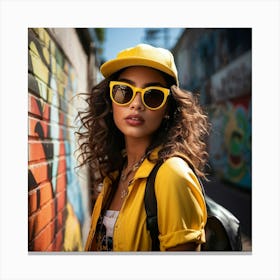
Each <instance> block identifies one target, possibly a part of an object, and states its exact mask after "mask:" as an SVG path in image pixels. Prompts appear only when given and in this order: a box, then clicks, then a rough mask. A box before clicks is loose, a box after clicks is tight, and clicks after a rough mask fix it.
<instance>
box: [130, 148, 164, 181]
mask: <svg viewBox="0 0 280 280" xmlns="http://www.w3.org/2000/svg"><path fill="white" fill-rule="evenodd" d="M160 149H161V147H157V148H155V149H154V150H153V151H152V152H151V154H150V159H151V161H150V160H149V159H147V158H146V159H145V160H144V161H143V162H142V164H141V165H140V167H139V168H138V170H137V171H136V173H135V176H134V178H135V180H136V179H139V178H147V177H148V176H149V175H150V173H151V171H152V169H153V167H154V166H155V164H156V161H157V160H158V152H159V150H160Z"/></svg>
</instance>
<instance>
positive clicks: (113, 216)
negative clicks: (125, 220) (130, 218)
mask: <svg viewBox="0 0 280 280" xmlns="http://www.w3.org/2000/svg"><path fill="white" fill-rule="evenodd" d="M118 215H119V211H115V210H107V211H106V212H105V216H104V218H103V224H104V226H105V227H106V236H107V237H108V236H109V237H113V234H114V227H115V223H116V220H117V218H118Z"/></svg>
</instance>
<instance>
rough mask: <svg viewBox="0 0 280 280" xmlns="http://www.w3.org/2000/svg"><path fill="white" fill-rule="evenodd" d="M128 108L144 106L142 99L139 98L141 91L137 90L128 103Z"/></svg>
mask: <svg viewBox="0 0 280 280" xmlns="http://www.w3.org/2000/svg"><path fill="white" fill-rule="evenodd" d="M129 107H130V109H136V110H140V111H142V110H144V108H145V106H144V104H143V103H142V99H141V93H140V92H137V93H136V95H135V97H134V99H133V100H132V102H131V103H130V105H129Z"/></svg>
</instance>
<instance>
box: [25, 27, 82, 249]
mask: <svg viewBox="0 0 280 280" xmlns="http://www.w3.org/2000/svg"><path fill="white" fill-rule="evenodd" d="M28 45H29V50H28V70H29V73H28V101H29V106H28V137H29V138H28V191H29V192H28V225H29V226H28V230H29V234H28V248H29V250H31V251H61V250H63V248H64V238H65V236H64V234H65V231H66V217H67V215H68V211H67V208H66V204H67V192H68V190H69V188H71V185H70V183H72V182H74V180H75V182H77V183H76V184H77V186H78V184H79V183H78V181H77V179H76V174H75V173H74V168H73V167H74V165H75V164H74V160H73V158H72V157H73V151H74V150H75V148H74V141H75V137H74V136H73V135H74V131H73V125H72V122H73V119H74V115H75V114H76V111H75V108H74V107H73V105H72V104H70V103H69V102H68V100H69V98H70V97H71V96H72V95H73V92H74V91H75V88H76V86H77V77H76V73H75V69H74V68H72V66H71V65H70V63H69V62H68V61H67V58H66V56H65V55H64V53H63V50H62V49H61V48H60V47H59V46H58V45H57V44H56V42H55V40H53V38H52V37H51V36H50V35H49V34H48V32H47V30H46V29H41V28H33V29H28ZM66 98H67V99H66ZM67 178H71V182H70V181H69V182H68V180H67ZM76 194H77V195H80V193H79V186H78V187H77V193H75V195H76ZM69 206H71V207H72V208H74V205H69ZM78 207H79V209H81V207H80V206H78ZM75 210H77V209H75ZM71 215H72V216H73V217H71V218H73V219H74V220H77V221H78V218H77V216H76V214H75V212H73V213H72V214H71ZM78 225H79V223H78ZM67 227H68V229H67V232H68V238H69V239H68V240H70V242H69V241H68V243H67V245H68V246H67V249H68V250H69V248H70V249H71V246H72V247H73V249H74V248H77V243H76V242H79V241H78V240H79V238H80V236H79V235H78V237H77V231H76V229H75V230H74V229H73V228H72V225H71V224H68V225H67ZM72 235H73V236H74V237H75V238H72ZM72 240H75V241H72ZM69 245H70V247H69Z"/></svg>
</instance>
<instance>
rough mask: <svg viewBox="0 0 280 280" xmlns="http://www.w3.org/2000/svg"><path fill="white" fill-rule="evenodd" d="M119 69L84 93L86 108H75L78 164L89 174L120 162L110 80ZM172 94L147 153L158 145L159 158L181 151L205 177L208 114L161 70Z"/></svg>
mask: <svg viewBox="0 0 280 280" xmlns="http://www.w3.org/2000/svg"><path fill="white" fill-rule="evenodd" d="M119 74H120V72H118V73H115V74H113V75H112V76H110V77H108V78H106V79H104V80H103V81H102V82H100V83H99V84H97V85H96V86H94V87H93V89H92V90H91V93H88V94H82V95H85V101H86V103H87V109H86V110H85V111H80V112H78V116H77V117H78V119H79V120H80V121H81V125H80V128H79V130H78V131H77V132H76V134H77V136H78V143H79V152H80V154H79V159H80V163H81V165H84V164H86V165H88V166H89V167H90V169H91V171H92V174H96V173H99V174H100V179H101V180H102V179H103V178H104V177H105V176H109V174H110V172H112V171H115V170H119V169H120V168H121V166H122V164H123V150H124V148H125V142H124V136H123V134H122V133H121V132H120V131H119V129H118V128H117V127H116V125H115V124H114V120H113V114H112V103H111V100H110V94H109V82H110V81H111V80H116V79H117V78H118V76H119ZM162 75H163V76H164V78H165V80H166V82H167V84H168V86H169V87H170V88H171V92H172V94H171V96H169V99H168V117H167V118H164V119H163V121H162V123H161V125H160V127H159V129H158V130H157V131H156V132H155V133H154V135H153V140H152V142H151V145H150V146H149V147H148V149H147V151H146V154H147V157H148V158H149V154H150V152H151V151H152V150H153V149H154V148H156V147H158V146H161V149H160V151H159V159H162V160H166V159H168V158H170V157H172V156H176V155H180V156H183V157H184V158H185V160H186V161H187V162H188V163H189V164H190V165H192V167H193V168H194V171H195V172H196V174H197V175H198V176H202V177H205V173H204V166H205V163H206V161H207V156H208V154H207V151H206V143H205V136H206V135H207V134H208V128H209V125H208V121H207V116H206V115H205V114H204V113H203V111H202V108H201V107H200V105H199V103H198V99H197V97H196V96H194V95H193V94H192V93H191V92H188V91H185V90H182V89H180V88H179V87H176V86H174V84H175V82H174V79H173V78H172V77H170V76H168V75H166V74H165V73H162Z"/></svg>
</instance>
